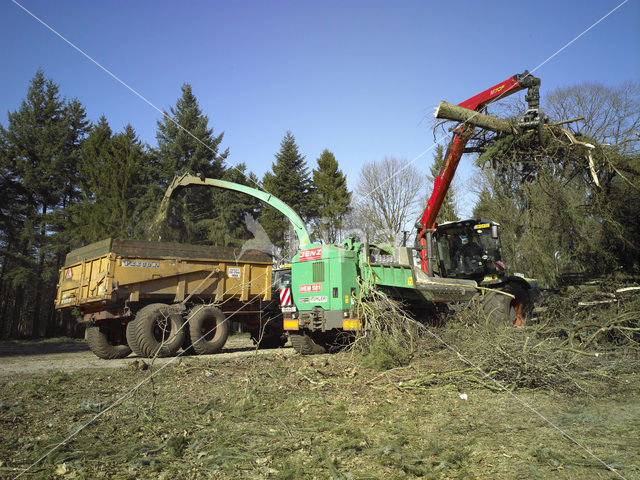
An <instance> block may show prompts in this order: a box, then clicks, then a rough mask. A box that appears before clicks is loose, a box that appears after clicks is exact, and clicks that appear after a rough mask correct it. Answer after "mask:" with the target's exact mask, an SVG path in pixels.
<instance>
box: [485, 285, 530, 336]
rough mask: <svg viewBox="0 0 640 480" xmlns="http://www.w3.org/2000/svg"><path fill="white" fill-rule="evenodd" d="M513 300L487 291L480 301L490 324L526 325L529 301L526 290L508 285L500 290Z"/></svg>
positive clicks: (518, 286)
mask: <svg viewBox="0 0 640 480" xmlns="http://www.w3.org/2000/svg"><path fill="white" fill-rule="evenodd" d="M501 290H502V291H504V292H506V293H510V294H511V295H513V296H514V297H515V298H511V297H508V296H506V295H502V294H501V293H498V292H492V291H489V292H487V293H485V295H484V298H483V299H482V310H483V311H484V313H485V315H486V316H487V318H488V319H489V321H491V322H492V323H496V324H502V325H512V326H514V327H522V326H524V325H525V324H526V320H527V314H528V312H529V310H530V308H531V299H530V296H529V294H528V292H527V291H526V289H525V288H524V287H522V286H520V285H518V284H516V283H509V284H507V285H506V286H505V287H504V288H502V289H501Z"/></svg>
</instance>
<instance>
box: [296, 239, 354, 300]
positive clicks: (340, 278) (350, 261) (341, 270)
mask: <svg viewBox="0 0 640 480" xmlns="http://www.w3.org/2000/svg"><path fill="white" fill-rule="evenodd" d="M310 248H311V249H315V248H318V249H321V250H322V253H321V255H320V258H319V259H318V257H317V255H316V256H314V257H313V258H314V259H315V261H310V260H302V261H300V254H298V255H296V256H295V257H294V259H293V261H292V264H291V279H292V282H291V289H292V295H293V299H294V302H295V304H296V306H297V307H298V310H301V311H308V310H311V309H313V308H314V307H316V306H318V307H322V308H324V309H325V310H341V311H342V310H348V309H349V308H351V306H352V300H351V291H352V289H353V290H354V292H355V293H356V294H357V293H358V284H357V269H356V258H357V257H356V254H355V252H354V251H353V250H350V249H347V248H343V247H341V246H337V245H323V246H316V245H311V246H310ZM303 258H306V257H305V255H304V254H303Z"/></svg>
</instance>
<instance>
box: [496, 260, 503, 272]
mask: <svg viewBox="0 0 640 480" xmlns="http://www.w3.org/2000/svg"><path fill="white" fill-rule="evenodd" d="M496 269H497V270H498V271H499V272H504V262H503V261H502V260H498V261H497V262H496Z"/></svg>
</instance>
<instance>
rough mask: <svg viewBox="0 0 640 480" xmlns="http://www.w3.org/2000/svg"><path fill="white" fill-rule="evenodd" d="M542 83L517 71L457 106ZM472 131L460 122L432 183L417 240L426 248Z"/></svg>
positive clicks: (476, 106) (476, 105) (475, 106)
mask: <svg viewBox="0 0 640 480" xmlns="http://www.w3.org/2000/svg"><path fill="white" fill-rule="evenodd" d="M539 85H540V79H538V78H536V77H534V76H533V75H531V74H530V73H529V72H528V71H526V70H525V71H524V72H523V73H521V74H516V75H514V76H512V77H510V78H508V79H506V80H504V81H502V82H500V83H498V84H497V85H494V86H493V87H491V88H488V89H487V90H485V91H484V92H481V93H479V94H477V95H475V96H473V97H471V98H469V99H468V100H465V101H464V102H462V103H459V104H458V106H460V107H465V108H468V109H470V110H475V111H481V110H482V109H483V108H485V107H486V106H487V105H489V104H490V103H492V102H495V101H496V100H499V99H501V98H504V97H506V96H508V95H512V94H514V93H516V92H519V91H520V90H523V89H525V88H531V87H537V86H539ZM472 132H473V126H472V125H469V124H465V123H461V124H459V125H458V126H457V127H456V129H455V130H454V132H453V138H452V139H451V142H450V143H449V147H448V148H447V153H446V154H445V161H444V165H443V166H442V170H440V174H439V175H438V176H437V177H436V178H435V180H434V182H433V192H432V193H431V197H430V198H429V201H428V202H427V207H426V208H425V210H424V212H423V214H422V217H421V218H420V222H419V225H418V238H417V240H418V243H419V244H420V245H421V246H423V247H426V237H425V234H426V230H427V229H430V228H433V227H434V226H435V222H436V218H437V217H438V212H440V207H441V206H442V202H443V201H444V197H445V196H446V195H447V192H448V191H449V186H450V185H451V180H453V177H454V175H455V173H456V169H457V168H458V163H460V158H461V157H462V153H463V152H464V147H465V145H466V144H467V142H468V141H469V138H471V133H472ZM420 256H421V257H422V259H421V262H420V263H421V268H422V270H424V271H425V272H426V271H427V251H426V248H423V249H422V250H421V251H420Z"/></svg>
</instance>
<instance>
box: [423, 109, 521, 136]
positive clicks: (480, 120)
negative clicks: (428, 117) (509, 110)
mask: <svg viewBox="0 0 640 480" xmlns="http://www.w3.org/2000/svg"><path fill="white" fill-rule="evenodd" d="M435 116H436V118H442V119H446V120H455V121H458V122H464V123H469V124H471V125H475V126H476V127H481V128H484V129H486V130H491V131H492V132H498V133H507V134H516V133H518V129H517V128H516V126H515V125H514V124H513V123H511V122H510V121H509V120H505V119H503V118H497V117H492V116H490V115H485V114H483V113H479V112H476V111H475V110H469V109H468V108H464V107H459V106H458V105H453V104H451V103H448V102H444V101H443V102H440V105H438V108H437V109H436V113H435Z"/></svg>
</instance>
